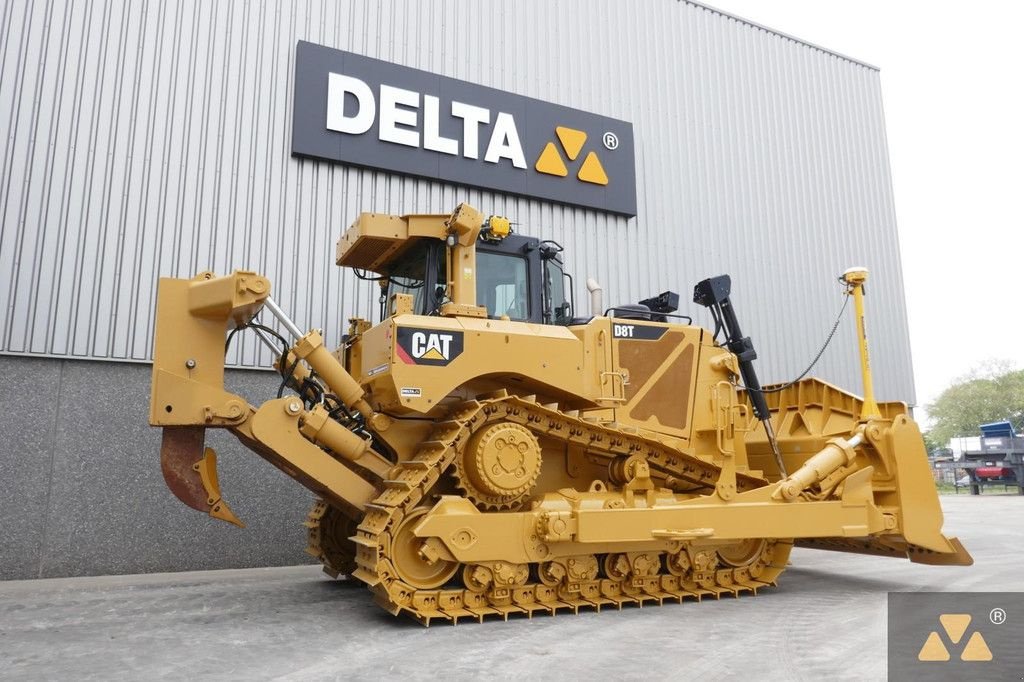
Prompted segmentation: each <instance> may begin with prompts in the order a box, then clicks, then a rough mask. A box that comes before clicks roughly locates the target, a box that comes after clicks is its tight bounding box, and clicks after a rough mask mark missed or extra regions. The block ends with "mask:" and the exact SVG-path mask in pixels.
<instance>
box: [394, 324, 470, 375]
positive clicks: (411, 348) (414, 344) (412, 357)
mask: <svg viewBox="0 0 1024 682" xmlns="http://www.w3.org/2000/svg"><path fill="white" fill-rule="evenodd" d="M396 340H397V343H396V344H395V353H396V354H397V355H398V357H399V358H401V360H402V362H404V363H405V364H407V365H436V366H440V367H443V366H445V365H447V364H448V363H450V362H451V361H452V360H454V359H455V358H457V357H459V356H460V355H461V354H462V343H463V338H462V332H459V331H450V332H449V331H439V330H436V329H416V328H414V327H399V328H398V332H397V334H396Z"/></svg>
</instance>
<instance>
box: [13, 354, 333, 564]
mask: <svg viewBox="0 0 1024 682" xmlns="http://www.w3.org/2000/svg"><path fill="white" fill-rule="evenodd" d="M274 376H275V375H274V374H271V373H269V372H255V371H230V372H228V377H227V384H228V387H229V388H230V389H231V390H233V391H234V392H236V393H239V394H241V395H244V396H246V397H249V398H250V399H251V400H254V401H257V404H258V402H262V400H265V399H266V398H268V397H271V396H272V395H273V394H274V393H275V392H276V390H277V382H276V381H275V380H274ZM149 384H150V366H149V365H141V364H127V363H125V364H121V363H112V362H88V361H81V360H55V359H42V358H41V359H34V358H31V359H30V358H18V357H5V356H0V477H2V479H0V480H2V483H0V579H6V580H11V579H23V578H51V577H53V578H56V577H66V576H80V575H105V574H118V573H147V572H157V571H185V570H194V569H211V568H240V567H250V566H281V565H288V564H298V563H308V562H310V561H312V560H311V558H310V557H309V556H308V555H306V554H305V553H304V552H303V549H304V548H305V546H306V534H305V528H303V526H302V521H303V519H304V518H305V515H306V512H307V511H308V510H309V507H310V506H311V505H312V502H313V495H312V494H311V493H310V492H309V491H307V490H306V489H304V488H302V487H301V486H300V485H299V484H298V483H296V482H295V481H293V480H291V479H290V478H288V477H287V476H285V475H284V474H283V473H281V472H280V471H278V470H277V469H275V468H274V467H272V466H271V465H270V464H268V463H267V462H265V461H263V460H262V459H260V457H258V456H257V455H255V454H254V453H252V452H250V451H249V450H247V449H246V448H244V447H242V445H240V444H239V443H238V442H237V441H236V440H235V439H234V437H233V436H231V434H229V433H227V432H224V431H219V430H210V431H208V432H207V440H206V442H207V445H209V446H211V447H213V448H214V449H215V450H216V451H217V456H218V464H219V469H220V483H221V489H222V491H223V494H224V498H225V499H226V500H227V501H228V503H229V504H230V505H231V507H232V509H234V511H235V513H236V514H237V515H238V516H239V518H241V519H242V521H244V522H245V524H246V528H245V529H239V528H236V527H234V526H231V525H229V524H227V523H224V522H222V521H217V520H214V519H212V518H210V517H209V516H207V515H205V514H202V513H200V512H197V511H194V510H192V509H190V508H188V507H186V506H184V505H183V504H181V503H180V502H178V500H177V499H176V498H175V497H174V496H173V495H172V494H171V493H170V491H168V490H167V488H166V487H165V486H164V481H163V476H162V475H161V473H160V455H159V449H160V431H159V430H157V429H152V428H150V427H149V426H148V424H147V415H148V410H149Z"/></svg>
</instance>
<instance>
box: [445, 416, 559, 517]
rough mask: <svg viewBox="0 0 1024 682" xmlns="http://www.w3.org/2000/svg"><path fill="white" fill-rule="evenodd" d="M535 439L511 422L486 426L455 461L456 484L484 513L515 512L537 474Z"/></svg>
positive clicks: (538, 454)
mask: <svg viewBox="0 0 1024 682" xmlns="http://www.w3.org/2000/svg"><path fill="white" fill-rule="evenodd" d="M540 467H541V447H540V441H539V440H537V436H535V435H534V434H533V433H531V432H530V430H529V429H527V428H526V427H524V426H522V425H521V424H516V423H514V422H507V421H504V422H498V423H495V424H490V425H489V426H486V427H485V428H483V429H481V430H480V431H478V432H477V433H475V434H473V436H472V438H470V440H469V443H468V444H467V445H466V448H465V450H463V451H462V453H461V454H460V456H459V457H457V458H456V460H455V470H454V472H453V474H454V476H455V481H456V485H457V486H458V487H459V488H460V489H461V490H462V491H463V492H464V493H465V494H466V497H467V498H468V499H469V500H470V501H471V502H473V504H475V505H476V506H477V507H478V508H480V509H482V510H485V511H493V510H497V511H503V510H512V509H516V508H518V507H519V506H521V505H522V503H523V502H524V501H525V500H526V499H527V498H529V496H530V493H531V492H532V491H533V488H534V486H535V485H536V484H537V477H538V476H539V475H540Z"/></svg>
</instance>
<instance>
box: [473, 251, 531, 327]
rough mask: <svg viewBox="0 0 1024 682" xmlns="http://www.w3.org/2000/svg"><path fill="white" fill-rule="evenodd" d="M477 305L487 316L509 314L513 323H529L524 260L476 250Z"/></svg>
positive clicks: (528, 299) (527, 290)
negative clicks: (482, 307) (515, 321)
mask: <svg viewBox="0 0 1024 682" xmlns="http://www.w3.org/2000/svg"><path fill="white" fill-rule="evenodd" d="M476 303H477V305H482V306H484V307H486V308H487V314H488V315H489V316H490V317H501V316H502V315H508V316H509V318H510V319H513V320H529V319H530V290H529V286H528V280H527V276H526V259H524V258H521V257H519V256H513V255H507V254H501V253H487V252H483V251H478V252H477V254H476Z"/></svg>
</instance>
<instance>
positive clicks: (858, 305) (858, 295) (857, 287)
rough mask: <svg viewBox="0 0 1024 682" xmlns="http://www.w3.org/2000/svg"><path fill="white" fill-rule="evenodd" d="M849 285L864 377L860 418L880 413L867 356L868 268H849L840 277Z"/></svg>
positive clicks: (869, 360) (863, 418)
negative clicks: (865, 317) (865, 292)
mask: <svg viewBox="0 0 1024 682" xmlns="http://www.w3.org/2000/svg"><path fill="white" fill-rule="evenodd" d="M840 279H841V280H842V281H843V282H845V283H846V286H847V287H849V291H848V292H847V293H848V294H849V295H850V296H853V307H854V311H855V314H856V316H857V344H858V346H859V348H860V371H861V375H862V377H863V379H864V407H863V408H862V411H861V419H862V420H865V419H870V418H872V417H881V416H882V413H881V412H880V411H879V409H878V403H877V402H875V386H874V383H873V382H872V381H871V359H870V357H869V356H868V333H867V323H866V321H865V319H864V282H866V281H867V279H868V269H867V268H863V267H855V268H850V269H849V270H847V271H846V272H844V273H843V276H842V277H841V278H840Z"/></svg>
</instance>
